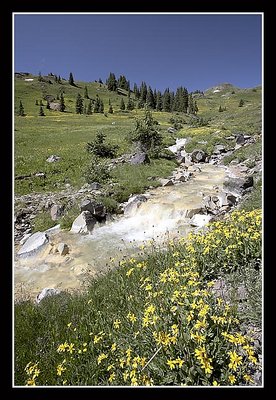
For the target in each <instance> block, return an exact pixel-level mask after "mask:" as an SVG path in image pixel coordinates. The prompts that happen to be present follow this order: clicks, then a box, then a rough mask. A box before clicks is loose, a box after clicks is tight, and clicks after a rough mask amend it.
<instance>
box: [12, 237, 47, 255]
mask: <svg viewBox="0 0 276 400" xmlns="http://www.w3.org/2000/svg"><path fill="white" fill-rule="evenodd" d="M48 242H49V236H48V235H47V233H45V232H36V233H34V234H33V235H31V236H30V237H29V238H28V239H27V240H26V242H25V243H24V244H23V246H22V247H21V249H20V250H19V252H18V253H17V254H18V255H19V256H29V255H33V254H34V253H36V252H37V251H39V250H41V248H42V247H43V246H44V245H45V244H46V243H48Z"/></svg>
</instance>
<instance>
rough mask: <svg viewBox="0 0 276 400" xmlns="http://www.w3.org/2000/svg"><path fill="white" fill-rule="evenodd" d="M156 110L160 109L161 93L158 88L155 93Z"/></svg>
mask: <svg viewBox="0 0 276 400" xmlns="http://www.w3.org/2000/svg"><path fill="white" fill-rule="evenodd" d="M155 108H156V111H162V94H161V92H160V91H159V90H158V91H157V93H156V106H155Z"/></svg>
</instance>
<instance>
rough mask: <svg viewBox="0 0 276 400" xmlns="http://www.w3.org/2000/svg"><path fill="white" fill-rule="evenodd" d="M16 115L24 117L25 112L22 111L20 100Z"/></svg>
mask: <svg viewBox="0 0 276 400" xmlns="http://www.w3.org/2000/svg"><path fill="white" fill-rule="evenodd" d="M18 115H20V117H24V116H25V111H24V107H23V103H22V101H21V100H20V102H19V110H18Z"/></svg>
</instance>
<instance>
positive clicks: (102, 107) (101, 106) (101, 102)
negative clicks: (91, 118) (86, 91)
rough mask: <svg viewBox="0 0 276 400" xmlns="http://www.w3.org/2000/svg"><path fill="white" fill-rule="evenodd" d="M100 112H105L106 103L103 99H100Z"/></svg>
mask: <svg viewBox="0 0 276 400" xmlns="http://www.w3.org/2000/svg"><path fill="white" fill-rule="evenodd" d="M99 112H100V113H103V112H104V103H103V101H102V100H101V99H100V105H99Z"/></svg>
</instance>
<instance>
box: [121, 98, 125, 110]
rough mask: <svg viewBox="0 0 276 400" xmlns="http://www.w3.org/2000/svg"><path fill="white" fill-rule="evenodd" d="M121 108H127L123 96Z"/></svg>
mask: <svg viewBox="0 0 276 400" xmlns="http://www.w3.org/2000/svg"><path fill="white" fill-rule="evenodd" d="M120 109H121V110H125V109H126V106H125V102H124V99H123V98H121V104H120Z"/></svg>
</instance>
